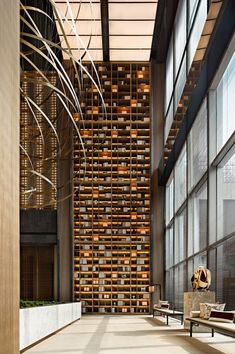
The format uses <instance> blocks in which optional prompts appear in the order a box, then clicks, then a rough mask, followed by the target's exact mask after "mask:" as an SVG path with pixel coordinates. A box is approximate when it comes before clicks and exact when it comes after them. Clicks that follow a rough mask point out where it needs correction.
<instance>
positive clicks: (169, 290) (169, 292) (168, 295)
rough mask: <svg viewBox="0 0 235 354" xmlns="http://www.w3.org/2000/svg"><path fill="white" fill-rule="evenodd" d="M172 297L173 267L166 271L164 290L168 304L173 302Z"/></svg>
mask: <svg viewBox="0 0 235 354" xmlns="http://www.w3.org/2000/svg"><path fill="white" fill-rule="evenodd" d="M173 299H174V277H173V268H171V269H170V270H169V271H168V272H166V290H165V299H163V300H167V301H169V303H170V304H173Z"/></svg>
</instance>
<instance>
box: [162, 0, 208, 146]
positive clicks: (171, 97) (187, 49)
mask: <svg viewBox="0 0 235 354" xmlns="http://www.w3.org/2000/svg"><path fill="white" fill-rule="evenodd" d="M206 17H207V1H205V0H181V1H179V5H178V9H177V13H176V18H175V23H174V29H173V34H172V37H171V41H170V45H169V48H168V53H167V59H166V88H165V108H164V113H165V132H164V135H165V142H166V139H167V137H168V134H169V131H170V128H171V124H172V122H173V117H174V115H175V113H176V110H177V107H178V104H179V101H180V98H181V95H182V93H183V89H184V85H185V82H186V77H187V74H188V73H189V70H190V67H191V65H192V62H193V58H194V55H195V52H196V49H197V45H198V42H199V39H200V36H201V34H202V30H203V27H204V24H205V21H206Z"/></svg>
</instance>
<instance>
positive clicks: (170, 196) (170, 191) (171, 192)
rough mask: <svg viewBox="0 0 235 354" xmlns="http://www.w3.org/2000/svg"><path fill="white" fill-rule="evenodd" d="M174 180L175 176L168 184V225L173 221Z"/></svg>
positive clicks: (166, 208)
mask: <svg viewBox="0 0 235 354" xmlns="http://www.w3.org/2000/svg"><path fill="white" fill-rule="evenodd" d="M173 198H174V181H173V178H170V181H169V182H168V184H167V186H166V207H165V211H166V215H165V218H166V225H168V223H169V222H170V221H171V219H172V218H173V214H174V199H173Z"/></svg>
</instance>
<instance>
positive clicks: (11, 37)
mask: <svg viewBox="0 0 235 354" xmlns="http://www.w3.org/2000/svg"><path fill="white" fill-rule="evenodd" d="M0 13H1V21H0V58H1V61H0V122H1V127H0V284H1V286H0V343H1V344H0V354H16V353H19V69H20V64H19V2H18V1H17V0H8V1H1V2H0Z"/></svg>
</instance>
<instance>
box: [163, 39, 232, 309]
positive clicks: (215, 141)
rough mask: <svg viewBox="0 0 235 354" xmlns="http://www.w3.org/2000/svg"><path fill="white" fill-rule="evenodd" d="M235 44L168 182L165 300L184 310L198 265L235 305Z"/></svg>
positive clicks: (219, 294)
mask: <svg viewBox="0 0 235 354" xmlns="http://www.w3.org/2000/svg"><path fill="white" fill-rule="evenodd" d="M234 43H235V40H234V39H233V40H232V42H231V45H230V48H229V49H228V52H227V53H225V59H224V60H223V62H222V64H221V67H220V68H219V70H218V73H217V77H216V78H214V82H213V83H212V86H211V88H210V90H209V91H208V94H207V96H206V97H205V99H204V101H203V103H202V105H201V108H200V110H199V112H198V114H197V117H196V119H195V121H194V124H193V126H192V128H191V131H190V133H189V135H188V137H187V141H186V143H185V145H184V147H183V149H182V152H181V154H180V156H179V158H178V160H177V163H176V165H175V167H174V170H173V172H172V175H171V177H170V179H169V180H168V183H167V186H166V198H165V224H166V233H165V252H166V254H165V259H166V262H165V270H166V273H165V275H166V293H165V298H166V299H167V300H169V301H170V302H171V303H172V304H173V305H174V307H175V308H179V309H182V308H183V293H184V291H192V286H191V280H190V279H191V276H192V274H193V270H194V269H195V268H197V267H198V266H199V265H204V266H207V267H208V268H209V269H210V270H211V272H212V286H211V290H213V291H215V293H216V300H217V301H222V302H225V303H226V308H227V309H234V308H235V218H234V215H235V144H234V141H235V139H234V137H235V118H234V112H235V100H234V92H235V54H234V49H235V44H234Z"/></svg>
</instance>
